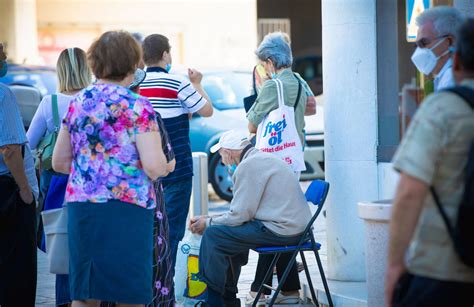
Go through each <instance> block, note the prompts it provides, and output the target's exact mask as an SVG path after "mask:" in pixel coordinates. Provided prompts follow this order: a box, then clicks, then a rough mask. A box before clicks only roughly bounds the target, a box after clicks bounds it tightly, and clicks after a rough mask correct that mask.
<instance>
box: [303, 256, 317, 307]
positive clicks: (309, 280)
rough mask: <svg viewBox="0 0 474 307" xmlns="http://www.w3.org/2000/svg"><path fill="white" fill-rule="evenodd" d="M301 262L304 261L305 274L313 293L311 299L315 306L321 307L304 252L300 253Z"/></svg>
mask: <svg viewBox="0 0 474 307" xmlns="http://www.w3.org/2000/svg"><path fill="white" fill-rule="evenodd" d="M300 256H301V260H302V261H303V266H304V273H305V274H306V279H307V280H308V285H309V290H310V291H311V298H312V299H313V302H314V304H316V306H318V307H319V302H318V299H317V298H316V293H315V292H314V287H313V282H312V281H311V276H310V274H309V268H308V264H307V263H306V258H305V257H304V252H303V251H300Z"/></svg>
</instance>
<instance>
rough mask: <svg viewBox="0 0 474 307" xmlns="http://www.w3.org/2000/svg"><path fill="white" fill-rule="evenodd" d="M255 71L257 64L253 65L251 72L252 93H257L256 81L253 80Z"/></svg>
mask: <svg viewBox="0 0 474 307" xmlns="http://www.w3.org/2000/svg"><path fill="white" fill-rule="evenodd" d="M256 72H257V65H255V67H254V68H253V73H252V86H253V91H254V94H258V93H257V81H256V80H255V73H256Z"/></svg>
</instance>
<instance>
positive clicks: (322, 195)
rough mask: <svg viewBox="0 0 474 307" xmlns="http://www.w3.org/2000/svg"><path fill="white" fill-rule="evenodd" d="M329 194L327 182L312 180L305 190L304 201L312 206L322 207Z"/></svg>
mask: <svg viewBox="0 0 474 307" xmlns="http://www.w3.org/2000/svg"><path fill="white" fill-rule="evenodd" d="M328 192H329V182H326V181H324V180H314V181H313V182H311V184H310V185H309V187H308V189H307V190H306V193H305V196H306V200H307V201H309V202H311V203H312V204H313V205H316V206H322V205H323V204H324V201H325V200H326V196H327V195H328Z"/></svg>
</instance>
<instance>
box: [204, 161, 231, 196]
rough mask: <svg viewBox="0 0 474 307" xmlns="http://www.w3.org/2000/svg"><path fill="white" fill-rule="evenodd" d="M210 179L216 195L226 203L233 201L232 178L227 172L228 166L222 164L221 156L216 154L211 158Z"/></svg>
mask: <svg viewBox="0 0 474 307" xmlns="http://www.w3.org/2000/svg"><path fill="white" fill-rule="evenodd" d="M209 165H210V167H209V179H210V182H211V185H212V188H213V189H214V191H215V192H216V194H217V195H218V196H219V197H220V198H222V199H223V200H226V201H231V200H232V186H233V184H232V177H231V176H230V175H229V173H228V172H227V166H225V165H224V163H222V159H221V156H220V155H219V154H215V155H213V156H212V157H211V161H210V164H209Z"/></svg>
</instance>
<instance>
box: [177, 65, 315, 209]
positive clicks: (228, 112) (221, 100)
mask: <svg viewBox="0 0 474 307" xmlns="http://www.w3.org/2000/svg"><path fill="white" fill-rule="evenodd" d="M178 73H179V72H178ZM181 73H182V74H183V75H185V73H184V72H181ZM251 82H252V74H251V73H250V72H247V71H204V78H203V81H202V85H203V87H204V89H205V90H206V92H207V93H208V95H209V97H210V98H211V100H212V103H213V105H214V109H215V111H214V115H213V116H212V117H209V118H202V117H200V116H198V115H196V116H194V117H193V118H192V120H191V123H190V137H191V148H192V150H193V151H194V152H196V151H199V152H205V153H207V154H208V155H209V168H208V169H209V182H210V183H211V185H212V187H213V189H214V191H215V192H216V194H217V195H218V196H219V197H221V198H222V199H225V200H230V199H232V180H231V177H230V176H229V174H228V172H227V168H226V166H225V165H224V164H223V163H222V161H221V158H220V155H219V154H211V153H210V151H209V150H210V148H211V147H212V146H213V145H214V144H215V143H217V142H218V140H219V138H220V136H221V134H222V133H223V132H224V131H227V130H230V129H234V130H242V131H244V132H247V131H248V130H247V129H248V128H247V124H248V122H247V119H246V117H245V110H244V108H243V98H244V97H245V96H247V95H249V91H250V87H251ZM323 117H324V116H323V107H322V106H318V107H317V114H316V115H312V116H306V117H305V122H306V129H305V130H306V146H305V153H304V158H305V164H306V169H307V170H306V171H305V172H302V174H301V179H302V180H312V179H316V178H324V132H323V131H324V129H323V128H324V121H323Z"/></svg>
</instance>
